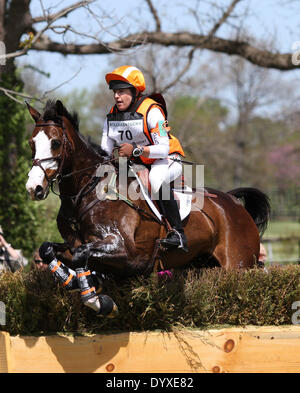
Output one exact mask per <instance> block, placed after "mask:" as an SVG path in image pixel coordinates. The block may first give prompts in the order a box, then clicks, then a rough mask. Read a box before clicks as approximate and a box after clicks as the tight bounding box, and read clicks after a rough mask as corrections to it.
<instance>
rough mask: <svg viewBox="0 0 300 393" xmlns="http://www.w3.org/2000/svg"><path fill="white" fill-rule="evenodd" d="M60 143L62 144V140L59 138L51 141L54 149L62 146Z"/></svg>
mask: <svg viewBox="0 0 300 393" xmlns="http://www.w3.org/2000/svg"><path fill="white" fill-rule="evenodd" d="M60 145H61V141H60V140H58V139H53V140H52V141H51V148H52V149H53V150H56V149H58V148H59V147H60Z"/></svg>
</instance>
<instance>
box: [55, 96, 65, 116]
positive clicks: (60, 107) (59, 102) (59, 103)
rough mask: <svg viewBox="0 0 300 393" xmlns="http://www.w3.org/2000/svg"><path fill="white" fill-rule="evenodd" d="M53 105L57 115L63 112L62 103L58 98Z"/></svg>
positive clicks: (61, 114)
mask: <svg viewBox="0 0 300 393" xmlns="http://www.w3.org/2000/svg"><path fill="white" fill-rule="evenodd" d="M55 107H56V113H57V114H58V115H59V116H63V114H64V105H63V103H62V102H61V101H60V100H57V101H56V105H55Z"/></svg>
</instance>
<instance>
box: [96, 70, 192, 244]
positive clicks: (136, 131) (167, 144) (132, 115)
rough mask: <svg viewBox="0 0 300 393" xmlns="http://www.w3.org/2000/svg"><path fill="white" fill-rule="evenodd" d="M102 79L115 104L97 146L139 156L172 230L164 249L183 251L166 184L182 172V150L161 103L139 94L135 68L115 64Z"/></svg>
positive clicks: (183, 241) (182, 238)
mask: <svg viewBox="0 0 300 393" xmlns="http://www.w3.org/2000/svg"><path fill="white" fill-rule="evenodd" d="M105 79H106V82H107V84H108V86H109V89H111V90H112V91H113V96H114V99H115V105H114V106H113V108H112V109H111V111H110V113H109V114H108V115H107V119H106V121H105V123H104V127H103V135H102V141H101V147H102V148H103V150H105V151H106V152H107V153H108V154H109V155H111V154H112V152H113V149H114V148H115V147H119V155H120V156H121V157H128V158H132V157H134V158H135V159H140V160H141V161H142V163H143V164H146V165H148V166H149V167H150V173H149V180H150V184H151V189H152V193H153V194H154V195H157V196H158V199H159V204H160V208H161V210H162V212H163V214H164V215H165V216H166V218H167V220H168V222H169V223H170V225H171V226H172V229H173V230H172V231H171V232H170V233H169V234H168V235H167V238H166V239H163V240H162V241H161V243H162V244H163V245H164V246H165V247H166V248H182V249H183V250H185V251H187V240H186V237H185V234H184V230H183V227H182V223H181V218H180V214H179V210H178V205H177V202H176V201H175V199H174V194H173V191H172V190H171V187H170V186H169V184H170V183H171V182H172V181H173V180H175V179H177V178H178V177H179V176H180V175H181V173H182V163H181V162H180V157H181V156H184V152H183V149H182V147H181V145H180V143H179V141H178V139H177V138H175V137H174V136H173V135H171V134H170V133H169V128H168V127H166V126H165V125H166V114H165V110H164V106H163V105H161V104H160V103H158V102H156V101H154V100H153V99H151V98H150V97H147V96H145V95H142V92H143V91H144V90H145V88H146V84H145V79H144V75H143V74H142V72H141V71H140V70H139V69H138V68H136V67H132V66H122V67H119V68H117V69H115V70H114V71H112V72H111V73H109V74H107V75H106V76H105ZM172 158H176V161H174V160H172ZM164 185H165V186H166V185H167V187H164V188H163V186H164ZM165 190H167V191H165Z"/></svg>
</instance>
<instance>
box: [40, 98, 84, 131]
mask: <svg viewBox="0 0 300 393" xmlns="http://www.w3.org/2000/svg"><path fill="white" fill-rule="evenodd" d="M62 116H64V117H66V118H67V119H68V120H69V121H70V122H71V124H72V125H73V127H74V128H75V130H76V131H79V118H78V114H77V113H76V112H73V113H72V114H71V113H69V112H68V110H67V109H66V108H65V106H63V107H62V113H61V114H58V113H57V108H56V101H55V100H48V101H47V103H46V106H45V108H44V114H43V119H44V120H45V121H47V120H52V121H54V122H55V123H58V124H62Z"/></svg>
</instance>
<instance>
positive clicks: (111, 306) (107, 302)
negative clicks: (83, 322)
mask: <svg viewBox="0 0 300 393" xmlns="http://www.w3.org/2000/svg"><path fill="white" fill-rule="evenodd" d="M99 300H100V306H101V307H100V311H99V312H98V314H97V316H98V317H101V316H102V317H103V316H104V317H107V318H114V317H115V316H116V315H117V314H118V307H117V305H116V303H115V302H114V301H113V300H112V298H110V297H109V296H107V295H99Z"/></svg>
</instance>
